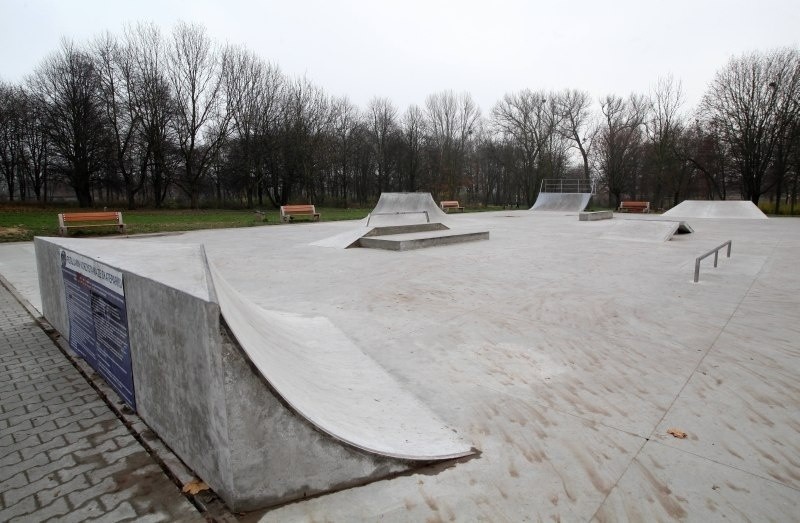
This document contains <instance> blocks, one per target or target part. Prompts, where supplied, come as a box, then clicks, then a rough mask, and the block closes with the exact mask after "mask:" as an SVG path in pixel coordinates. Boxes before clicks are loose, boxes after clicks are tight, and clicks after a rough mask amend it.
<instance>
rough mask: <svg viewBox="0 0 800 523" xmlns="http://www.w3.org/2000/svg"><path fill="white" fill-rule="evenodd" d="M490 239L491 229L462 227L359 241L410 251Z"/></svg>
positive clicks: (382, 235) (373, 246)
mask: <svg viewBox="0 0 800 523" xmlns="http://www.w3.org/2000/svg"><path fill="white" fill-rule="evenodd" d="M488 239H489V231H465V230H463V229H462V230H456V231H451V230H444V231H426V232H411V233H404V234H381V235H375V236H365V237H363V238H361V239H360V240H359V241H358V245H359V247H366V248H368V249H384V250H387V251H410V250H413V249H423V248H426V247H436V246H440V245H451V244H454V243H464V242H473V241H478V240H488Z"/></svg>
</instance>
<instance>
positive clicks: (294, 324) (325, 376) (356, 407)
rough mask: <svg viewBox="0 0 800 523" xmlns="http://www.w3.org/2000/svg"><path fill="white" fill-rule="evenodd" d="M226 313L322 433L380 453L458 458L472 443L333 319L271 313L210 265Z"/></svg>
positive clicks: (257, 359)
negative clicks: (457, 432) (447, 424)
mask: <svg viewBox="0 0 800 523" xmlns="http://www.w3.org/2000/svg"><path fill="white" fill-rule="evenodd" d="M209 268H210V272H211V275H212V279H213V282H214V289H215V292H216V294H217V300H218V302H219V306H220V310H221V312H222V316H223V318H224V319H225V321H226V322H227V324H228V326H229V327H230V330H231V332H232V333H233V335H234V336H235V338H236V339H237V341H238V342H239V344H240V345H241V347H242V348H243V349H244V351H245V352H246V353H247V355H248V356H249V357H250V359H251V361H252V362H253V363H254V364H255V366H256V367H257V368H258V370H259V371H260V372H261V374H262V375H263V376H264V377H265V378H266V379H267V381H268V382H269V383H270V385H272V387H273V388H274V389H275V391H276V392H277V393H278V394H279V395H280V396H281V397H282V398H283V399H284V401H286V402H287V403H288V404H289V405H290V406H291V407H292V408H293V409H294V410H295V411H296V412H297V413H299V414H300V415H301V416H303V417H304V418H306V419H307V420H308V421H310V422H311V423H312V424H313V425H314V426H316V427H317V428H318V429H319V430H321V431H323V432H325V433H327V434H329V435H331V436H333V437H334V438H336V439H338V440H341V441H343V442H345V443H347V444H349V445H352V446H354V447H357V448H359V449H362V450H365V451H367V452H371V453H373V454H377V455H380V456H386V457H392V458H400V459H405V460H414V461H433V460H443V459H451V458H458V457H462V456H466V455H469V454H471V453H472V450H471V448H470V446H469V445H467V444H466V443H465V442H464V441H463V440H462V439H461V438H459V437H458V436H457V435H456V434H455V433H454V431H453V430H452V429H451V428H449V427H447V426H446V425H445V424H444V423H443V422H442V421H441V420H440V419H439V418H438V417H437V416H436V415H435V414H434V413H433V412H432V411H431V410H430V409H428V408H427V407H426V406H424V405H423V404H422V403H421V402H420V401H419V400H417V399H416V398H415V397H414V396H412V395H411V394H409V393H408V392H406V391H405V390H404V389H403V388H402V387H401V386H400V385H399V384H398V383H397V382H396V381H395V380H394V378H393V377H392V376H391V375H390V374H389V373H387V372H386V371H385V370H384V369H383V368H382V367H380V366H379V365H378V364H377V363H375V362H374V361H373V360H372V359H371V358H370V357H369V356H367V355H366V354H364V353H363V352H362V351H361V350H360V349H359V348H358V347H356V346H355V345H354V344H353V343H352V342H351V341H350V340H349V339H348V338H347V337H346V336H345V335H344V333H342V332H341V331H340V330H339V329H338V328H336V326H334V325H333V324H332V323H331V322H330V321H329V320H328V319H327V318H323V317H304V316H299V315H295V314H289V313H282V312H275V311H268V310H264V309H262V308H260V307H258V306H256V305H255V304H253V303H251V302H249V301H248V300H247V299H246V298H244V297H243V296H242V295H241V294H240V293H238V292H237V291H236V290H235V289H233V288H232V287H231V286H230V285H229V284H228V283H227V282H226V281H225V279H224V278H223V277H222V276H221V275H220V274H219V272H218V271H217V270H216V269H215V268H214V267H213V264H211V263H209Z"/></svg>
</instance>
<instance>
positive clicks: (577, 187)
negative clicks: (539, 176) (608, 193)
mask: <svg viewBox="0 0 800 523" xmlns="http://www.w3.org/2000/svg"><path fill="white" fill-rule="evenodd" d="M539 192H554V193H582V194H594V193H595V192H594V183H593V182H591V181H587V180H579V179H572V180H555V179H549V180H542V184H541V185H540V187H539Z"/></svg>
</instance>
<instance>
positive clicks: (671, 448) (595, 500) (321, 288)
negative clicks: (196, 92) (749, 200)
mask: <svg viewBox="0 0 800 523" xmlns="http://www.w3.org/2000/svg"><path fill="white" fill-rule="evenodd" d="M562 203H563V202H562ZM729 203H736V204H741V203H742V202H702V203H697V202H696V203H691V202H684V204H682V206H678V207H676V208H674V209H673V210H672V211H670V213H666V214H665V215H619V214H615V215H614V218H613V219H610V220H598V221H588V222H584V221H579V219H578V211H579V209H576V208H570V209H565V208H563V207H562V206H561V204H559V203H558V202H554V203H552V205H554V206H555V207H556V208H555V209H553V210H549V211H543V210H538V209H537V208H536V207H534V209H533V210H513V211H497V212H485V213H467V214H458V215H447V216H446V217H442V216H439V215H438V214H436V213H435V211H434V210H433V209H430V208H429V207H426V208H425V209H416V208H413V209H410V210H408V211H401V210H398V209H397V208H396V207H392V206H388V207H387V208H386V209H385V210H383V211H381V210H380V209H377V212H376V211H374V213H375V216H373V217H372V218H368V219H365V220H364V221H361V222H323V223H302V224H300V223H298V224H292V225H281V226H275V227H258V228H247V229H230V230H224V231H219V230H217V231H196V232H187V233H180V234H170V235H162V236H147V237H133V236H132V237H119V238H106V239H73V238H66V239H61V238H38V239H37V240H36V244H35V246H34V245H31V244H5V245H0V260H1V261H0V274H2V275H3V277H4V278H5V279H6V280H7V281H8V282H9V283H10V284H11V285H13V286H14V288H15V289H16V290H17V292H18V293H19V294H21V295H22V296H23V297H24V298H25V299H26V300H28V301H29V302H30V304H31V305H32V306H33V307H34V308H35V309H36V310H38V311H39V312H40V313H42V314H43V315H44V317H45V318H46V320H47V321H48V322H49V323H51V324H52V325H53V326H54V327H55V328H56V329H57V330H58V331H59V332H61V334H62V335H63V336H65V337H67V336H69V329H70V317H69V311H68V310H67V308H68V307H67V303H66V302H65V298H64V292H65V290H64V289H65V287H64V283H63V279H64V277H65V276H64V274H65V272H64V265H63V264H62V260H61V258H60V253H62V252H65V251H66V252H69V253H75V254H78V255H79V256H80V257H81V259H88V260H93V261H94V262H97V263H99V264H102V266H103V267H108V268H110V269H109V270H114V271H119V273H120V274H121V275H122V279H123V280H124V284H125V290H124V292H125V300H126V310H127V316H128V324H129V336H130V349H131V353H132V355H133V377H134V382H135V406H136V408H137V410H138V412H139V413H140V415H141V417H142V419H143V420H144V421H145V422H146V423H148V425H150V427H151V428H152V429H153V430H154V431H155V432H156V433H157V434H158V435H159V437H161V439H163V440H164V441H165V443H166V444H167V445H168V446H169V447H171V448H172V450H173V451H174V452H175V453H176V454H177V455H178V456H179V457H180V458H181V459H182V460H183V461H184V462H185V463H186V464H187V465H188V466H189V467H191V468H192V469H193V470H195V472H196V473H197V474H198V475H199V476H200V477H201V478H203V479H204V480H205V481H206V482H208V483H209V485H211V486H212V488H214V490H215V491H218V493H219V494H220V495H221V496H222V497H223V499H225V500H226V501H227V502H228V503H229V505H232V508H233V509H234V510H236V511H240V510H253V509H256V508H258V509H259V510H256V511H254V512H251V513H250V514H249V515H247V516H245V519H249V520H258V519H263V520H264V521H287V520H298V519H301V520H322V519H324V520H335V521H347V520H350V521H352V520H373V519H379V518H383V519H386V520H391V521H408V520H414V521H419V520H450V519H458V520H493V521H498V520H499V521H503V520H508V521H519V520H526V519H531V520H534V519H535V520H540V519H541V520H546V519H554V520H569V521H589V520H592V519H595V520H598V521H614V520H624V519H629V520H670V519H689V520H718V519H722V518H727V519H759V520H790V519H793V518H794V517H795V515H796V514H797V513H798V511H800V490H799V489H800V439H798V437H797V434H798V430H800V426H798V420H797V412H798V410H799V408H800V394H798V392H800V365H798V355H799V351H798V346H800V344H799V343H798V340H800V327H798V324H797V319H798V315H797V311H798V310H800V307H798V305H800V276H798V274H797V271H796V270H795V264H796V259H797V257H798V256H799V255H800V220H798V219H794V218H773V219H766V217H764V216H763V214H761V215H759V214H758V213H754V212H753V209H752V208H751V207H748V206H746V205H745V206H741V205H739V207H740V208H738V209H734V208H733V206H730V205H727V206H720V205H711V204H729ZM745 203H746V202H745ZM686 204H688V205H686ZM565 205H566V204H565ZM582 206H585V202H583V203H582ZM581 208H582V207H581ZM756 210H757V209H756ZM406 212H408V213H409V214H400V213H406ZM381 213H385V214H381ZM426 213H427V214H426ZM423 215H425V218H424V219H423ZM372 220H375V221H374V222H373V221H372ZM423 221H424V223H425V224H429V223H431V222H433V223H442V224H443V226H444V227H446V231H445V232H444V233H443V232H442V229H436V230H420V231H415V232H405V233H404V234H410V235H414V234H421V233H422V234H427V235H429V236H430V234H431V233H435V234H436V235H442V234H445V236H446V237H451V238H452V237H453V236H454V235H457V234H463V239H464V241H463V242H458V243H452V242H450V241H438V240H437V241H431V240H425V242H428V241H430V242H431V243H424V244H420V245H417V246H414V245H412V246H411V247H409V248H400V247H398V248H397V249H394V248H392V247H389V248H388V249H387V248H382V247H378V248H364V247H368V246H367V245H354V244H355V243H357V242H359V241H360V239H362V238H365V237H369V236H368V235H370V234H375V233H374V232H373V231H374V229H375V228H380V227H396V226H398V222H402V224H401V225H402V226H406V227H408V226H411V227H418V226H419V225H421V224H422V223H423ZM680 222H684V223H685V224H686V225H687V226H689V228H690V229H691V231H692V232H690V233H688V234H676V232H677V229H678V227H679V224H680ZM426 228H428V227H427V226H425V227H422V229H426ZM384 232H386V231H384ZM389 232H391V233H395V234H396V233H398V232H399V231H397V230H394V231H389ZM381 234H382V233H381V231H378V236H381ZM393 235H394V234H385V235H384V236H393ZM476 235H477V236H476ZM384 239H386V238H384ZM390 240H391V239H390ZM410 240H411V241H420V240H419V239H418V238H416V237H415V238H411V239H410ZM477 240H480V241H477ZM728 240H731V241H732V254H731V257H730V258H727V257H725V256H724V255H722V256H720V259H719V263H718V266H717V267H713V264H712V260H711V259H706V260H705V261H703V262H701V272H700V278H699V282H698V283H694V282H693V279H692V277H693V271H694V267H695V260H696V258H697V257H698V256H700V255H702V254H704V253H706V252H707V251H708V250H709V249H713V248H716V247H717V246H719V245H720V244H722V243H723V242H726V241H728ZM398 241H409V238H404V239H399V240H398ZM367 243H368V242H367ZM34 261H35V262H36V263H34ZM674 434H685V435H686V437H685V438H679V437H676V436H675V435H674ZM220 449H224V451H222V452H221V451H220ZM265 507H266V508H265Z"/></svg>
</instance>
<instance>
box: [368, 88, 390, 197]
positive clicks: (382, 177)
mask: <svg viewBox="0 0 800 523" xmlns="http://www.w3.org/2000/svg"><path fill="white" fill-rule="evenodd" d="M366 118H367V121H368V122H369V130H370V135H371V137H372V147H373V149H374V151H375V164H376V167H377V179H376V187H377V191H378V193H379V194H380V193H381V192H383V190H384V187H385V186H386V185H387V178H388V177H389V170H390V169H391V167H392V166H391V157H390V151H389V147H390V142H391V138H392V135H393V134H394V133H395V132H396V130H397V108H396V107H395V106H394V104H392V102H391V100H389V99H388V98H379V97H375V98H373V99H372V100H370V102H369V105H368V106H367V113H366Z"/></svg>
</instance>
